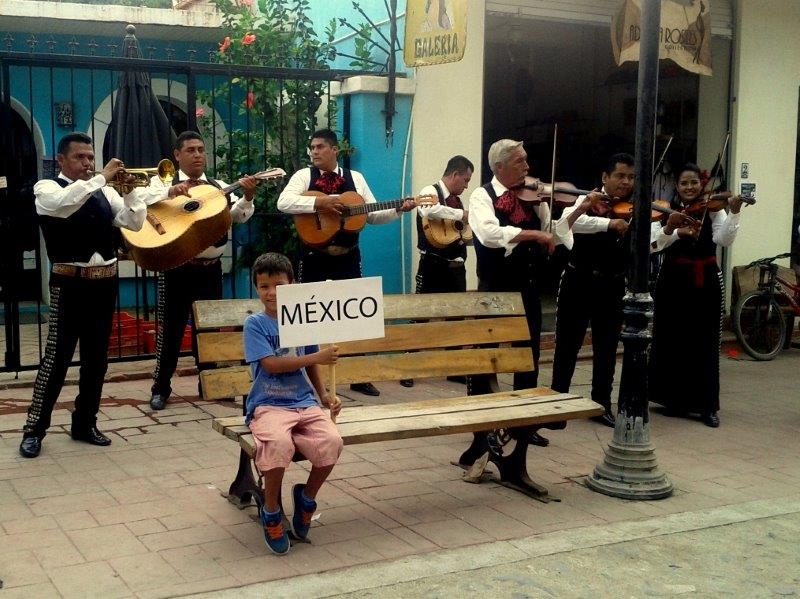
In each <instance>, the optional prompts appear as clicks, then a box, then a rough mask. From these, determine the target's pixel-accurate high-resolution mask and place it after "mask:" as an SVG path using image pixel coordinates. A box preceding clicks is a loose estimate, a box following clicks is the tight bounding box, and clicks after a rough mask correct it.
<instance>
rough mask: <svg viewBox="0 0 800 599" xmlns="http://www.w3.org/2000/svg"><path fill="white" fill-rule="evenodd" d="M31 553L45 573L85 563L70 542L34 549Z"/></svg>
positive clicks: (81, 555)
mask: <svg viewBox="0 0 800 599" xmlns="http://www.w3.org/2000/svg"><path fill="white" fill-rule="evenodd" d="M31 551H32V552H33V554H34V555H35V556H36V559H37V560H39V563H40V564H41V566H42V567H43V568H44V569H45V570H47V571H51V570H53V569H54V568H60V567H62V566H72V565H74V564H82V563H84V562H85V561H86V559H85V558H84V557H83V554H81V552H80V551H78V548H77V547H75V545H74V544H73V543H72V542H71V541H61V542H58V543H56V544H54V545H47V546H44V547H34V548H33V549H32V550H31Z"/></svg>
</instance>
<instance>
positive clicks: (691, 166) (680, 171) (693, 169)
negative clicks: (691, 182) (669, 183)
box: [674, 162, 701, 182]
mask: <svg viewBox="0 0 800 599" xmlns="http://www.w3.org/2000/svg"><path fill="white" fill-rule="evenodd" d="M686 171H691V172H693V173H697V174H698V176H699V175H700V173H701V171H700V167H699V166H697V165H696V164H695V163H694V162H687V163H686V164H684V165H683V166H682V167H681V168H679V169H677V170H676V171H675V173H674V175H675V181H676V182H677V181H678V179H680V178H681V174H683V173H685V172H686Z"/></svg>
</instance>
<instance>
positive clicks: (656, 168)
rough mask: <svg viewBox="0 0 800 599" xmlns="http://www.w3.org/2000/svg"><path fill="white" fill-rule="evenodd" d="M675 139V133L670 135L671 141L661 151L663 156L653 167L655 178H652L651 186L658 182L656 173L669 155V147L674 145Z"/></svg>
mask: <svg viewBox="0 0 800 599" xmlns="http://www.w3.org/2000/svg"><path fill="white" fill-rule="evenodd" d="M673 139H675V136H674V135H670V136H669V141H668V142H667V145H666V146H664V151H663V152H661V158H659V159H658V162H657V163H656V166H655V167H654V168H653V178H652V180H651V182H650V185H651V186H653V185H655V184H656V175H657V174H658V169H660V168H661V165H662V164H663V163H664V158H666V157H667V151H668V150H669V147H670V146H671V145H672V140H673ZM651 190H652V187H651Z"/></svg>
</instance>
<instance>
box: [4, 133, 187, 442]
mask: <svg viewBox="0 0 800 599" xmlns="http://www.w3.org/2000/svg"><path fill="white" fill-rule="evenodd" d="M57 152H58V153H57V155H56V160H57V161H58V164H59V166H60V167H61V172H59V173H58V177H56V178H55V179H43V180H41V181H39V182H37V183H36V185H35V186H34V188H33V190H34V194H35V195H36V212H37V214H38V215H39V222H40V225H41V228H42V234H43V236H44V241H45V245H46V247H47V257H48V258H49V260H50V262H51V264H52V270H51V273H50V315H49V324H48V331H47V345H46V347H45V354H44V357H43V359H42V364H41V366H40V367H39V372H38V373H37V375H36V382H35V383H34V387H33V400H32V401H31V405H30V407H29V408H28V418H27V421H26V422H25V426H24V428H23V438H22V443H21V444H20V446H19V452H20V454H22V455H23V456H24V457H26V458H35V457H36V456H38V455H39V452H40V451H41V449H42V439H43V438H44V436H45V434H47V429H48V428H49V426H50V415H51V413H52V411H53V406H54V405H55V403H56V400H57V399H58V396H59V394H60V393H61V388H62V387H63V385H64V378H65V377H66V374H67V368H68V367H69V364H70V362H71V361H72V356H73V354H74V353H75V347H76V345H77V343H78V341H80V344H81V351H80V354H81V355H80V364H81V369H80V379H79V382H78V395H77V397H76V398H75V410H74V411H73V412H72V430H71V434H72V438H73V439H75V440H76V441H85V442H87V443H90V444H92V445H109V444H110V443H111V440H110V439H109V438H108V437H106V436H105V435H103V433H101V432H100V431H99V430H97V411H98V409H99V408H100V395H101V393H102V390H103V378H104V376H105V373H106V367H107V364H108V343H109V335H110V333H111V322H112V316H113V313H114V306H115V304H116V297H117V280H116V273H117V243H116V239H117V236H116V233H115V232H114V227H124V228H126V229H131V230H133V231H138V230H139V229H141V228H142V224H143V223H144V219H145V217H146V215H147V205H149V204H153V203H155V202H157V201H159V200H162V199H164V198H166V197H167V195H168V190H166V189H161V190H155V189H151V188H147V187H133V188H132V189H131V191H129V192H128V193H125V195H124V197H123V196H121V195H120V194H119V193H118V192H117V191H116V190H115V189H113V188H112V187H109V186H108V184H109V183H110V182H112V181H113V182H114V183H115V184H119V183H123V182H124V183H128V184H129V185H132V184H133V181H132V179H133V177H131V176H130V175H125V172H124V166H125V165H124V164H123V163H122V161H121V160H118V159H117V158H112V159H111V160H110V161H109V162H108V164H106V165H105V167H104V168H103V170H101V171H99V172H97V173H95V171H94V150H93V149H92V139H91V138H90V137H89V136H88V135H84V134H83V133H71V134H69V135H66V136H65V137H63V138H62V139H61V141H60V142H59V144H58V149H57ZM170 191H173V192H174V191H175V190H170Z"/></svg>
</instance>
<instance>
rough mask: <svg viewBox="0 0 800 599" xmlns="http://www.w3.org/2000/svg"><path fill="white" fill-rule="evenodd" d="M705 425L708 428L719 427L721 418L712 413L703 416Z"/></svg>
mask: <svg viewBox="0 0 800 599" xmlns="http://www.w3.org/2000/svg"><path fill="white" fill-rule="evenodd" d="M703 424H705V425H706V426H710V427H711V428H717V427H719V416H717V413H716V412H711V413H710V414H704V415H703Z"/></svg>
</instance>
